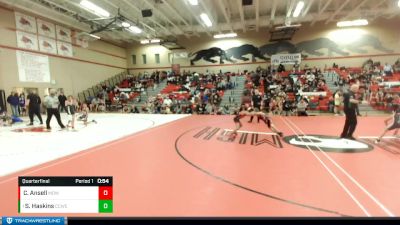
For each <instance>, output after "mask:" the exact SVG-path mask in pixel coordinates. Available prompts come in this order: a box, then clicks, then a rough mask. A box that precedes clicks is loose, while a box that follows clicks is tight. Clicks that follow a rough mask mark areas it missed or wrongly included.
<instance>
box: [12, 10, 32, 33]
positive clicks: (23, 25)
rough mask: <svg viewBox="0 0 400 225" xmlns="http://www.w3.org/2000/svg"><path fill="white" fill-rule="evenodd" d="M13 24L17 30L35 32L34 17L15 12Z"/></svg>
mask: <svg viewBox="0 0 400 225" xmlns="http://www.w3.org/2000/svg"><path fill="white" fill-rule="evenodd" d="M15 26H16V27H17V30H23V31H27V32H30V33H37V30H36V19H35V17H32V16H28V15H25V14H22V13H19V12H15Z"/></svg>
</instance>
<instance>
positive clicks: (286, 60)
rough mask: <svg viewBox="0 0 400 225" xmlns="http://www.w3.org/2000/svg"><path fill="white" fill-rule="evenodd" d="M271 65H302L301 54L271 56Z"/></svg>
mask: <svg viewBox="0 0 400 225" xmlns="http://www.w3.org/2000/svg"><path fill="white" fill-rule="evenodd" d="M271 63H272V64H273V65H279V64H296V63H297V64H300V63H301V54H300V53H296V54H277V55H272V56H271Z"/></svg>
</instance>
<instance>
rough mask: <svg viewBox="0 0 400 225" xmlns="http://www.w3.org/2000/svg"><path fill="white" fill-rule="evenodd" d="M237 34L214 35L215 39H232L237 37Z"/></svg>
mask: <svg viewBox="0 0 400 225" xmlns="http://www.w3.org/2000/svg"><path fill="white" fill-rule="evenodd" d="M236 36H237V34H236V33H228V34H216V35H214V38H217V39H218V38H232V37H236Z"/></svg>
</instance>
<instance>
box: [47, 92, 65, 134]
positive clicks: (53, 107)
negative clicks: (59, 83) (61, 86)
mask: <svg viewBox="0 0 400 225" xmlns="http://www.w3.org/2000/svg"><path fill="white" fill-rule="evenodd" d="M44 103H45V105H46V108H47V120H46V127H47V129H49V130H50V129H51V127H50V121H51V117H53V115H54V116H55V117H56V119H57V122H58V125H60V127H61V128H62V129H64V128H65V126H64V124H63V123H62V122H61V116H60V111H58V106H59V104H60V102H59V101H58V97H57V96H56V91H55V90H54V89H51V90H50V95H49V96H46V98H45V99H44Z"/></svg>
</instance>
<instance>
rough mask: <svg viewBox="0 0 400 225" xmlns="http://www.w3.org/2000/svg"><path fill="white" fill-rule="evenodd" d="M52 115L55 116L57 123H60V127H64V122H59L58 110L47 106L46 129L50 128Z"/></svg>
mask: <svg viewBox="0 0 400 225" xmlns="http://www.w3.org/2000/svg"><path fill="white" fill-rule="evenodd" d="M53 115H54V116H55V117H56V119H57V122H58V125H60V127H61V128H65V126H64V124H63V123H62V122H61V116H60V111H58V109H52V108H47V120H46V127H47V129H51V127H50V121H51V117H53Z"/></svg>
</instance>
